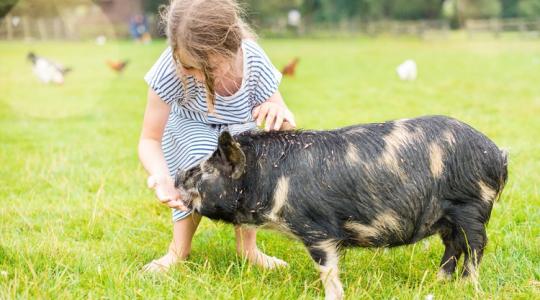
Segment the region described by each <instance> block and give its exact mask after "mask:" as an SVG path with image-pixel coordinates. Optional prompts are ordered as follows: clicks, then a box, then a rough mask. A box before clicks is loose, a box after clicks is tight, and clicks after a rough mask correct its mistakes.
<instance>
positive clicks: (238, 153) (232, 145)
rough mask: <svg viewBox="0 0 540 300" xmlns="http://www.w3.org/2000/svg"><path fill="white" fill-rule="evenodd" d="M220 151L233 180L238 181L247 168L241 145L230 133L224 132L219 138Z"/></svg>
mask: <svg viewBox="0 0 540 300" xmlns="http://www.w3.org/2000/svg"><path fill="white" fill-rule="evenodd" d="M218 150H219V152H220V154H221V156H222V158H223V160H224V163H225V164H228V165H229V167H230V169H229V170H230V176H231V177H232V179H238V178H240V176H242V173H244V168H245V166H246V156H245V155H244V152H242V149H240V144H238V143H237V142H236V141H235V140H234V139H233V137H232V136H231V134H230V133H229V132H228V131H224V132H223V133H222V134H221V135H220V136H219V141H218Z"/></svg>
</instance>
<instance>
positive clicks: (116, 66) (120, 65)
mask: <svg viewBox="0 0 540 300" xmlns="http://www.w3.org/2000/svg"><path fill="white" fill-rule="evenodd" d="M128 63H129V60H107V65H108V66H109V68H111V69H112V70H114V71H115V72H116V73H118V74H120V73H122V72H123V71H124V69H125V68H126V66H127V64H128Z"/></svg>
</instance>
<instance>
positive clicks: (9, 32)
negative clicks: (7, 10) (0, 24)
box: [4, 15, 13, 40]
mask: <svg viewBox="0 0 540 300" xmlns="http://www.w3.org/2000/svg"><path fill="white" fill-rule="evenodd" d="M12 21H13V20H12V19H11V15H6V17H5V18H4V22H6V34H7V39H8V40H12V39H13V23H12Z"/></svg>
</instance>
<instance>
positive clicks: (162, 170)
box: [139, 88, 186, 210]
mask: <svg viewBox="0 0 540 300" xmlns="http://www.w3.org/2000/svg"><path fill="white" fill-rule="evenodd" d="M170 110H171V107H170V106H169V105H168V104H166V103H165V102H163V100H161V98H160V97H159V96H158V95H157V94H156V93H155V92H154V91H153V90H152V89H151V88H149V89H148V103H147V104H146V110H145V112H144V121H143V128H142V132H141V137H140V140H139V159H140V160H141V163H142V164H143V166H144V168H145V169H146V171H148V173H149V174H150V177H149V180H148V185H149V186H150V187H152V188H155V190H156V195H157V197H158V199H159V200H160V201H161V202H162V203H164V204H166V205H167V206H169V207H172V208H178V209H183V210H185V209H186V208H185V207H184V205H183V203H182V202H181V201H179V200H180V194H179V193H178V191H177V190H176V189H175V188H174V180H173V178H171V176H170V175H169V171H168V168H167V164H166V162H165V158H164V156H163V151H162V150H161V139H162V137H163V132H164V130H165V125H166V124H167V120H168V118H169V112H170Z"/></svg>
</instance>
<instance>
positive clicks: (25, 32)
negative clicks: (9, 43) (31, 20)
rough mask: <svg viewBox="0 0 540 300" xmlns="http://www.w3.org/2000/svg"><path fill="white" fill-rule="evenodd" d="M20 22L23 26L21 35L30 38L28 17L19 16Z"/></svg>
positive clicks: (26, 38)
mask: <svg viewBox="0 0 540 300" xmlns="http://www.w3.org/2000/svg"><path fill="white" fill-rule="evenodd" d="M21 24H22V28H23V35H24V39H25V40H29V39H30V38H31V36H30V26H29V25H28V17H27V16H22V17H21Z"/></svg>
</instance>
